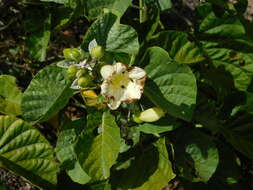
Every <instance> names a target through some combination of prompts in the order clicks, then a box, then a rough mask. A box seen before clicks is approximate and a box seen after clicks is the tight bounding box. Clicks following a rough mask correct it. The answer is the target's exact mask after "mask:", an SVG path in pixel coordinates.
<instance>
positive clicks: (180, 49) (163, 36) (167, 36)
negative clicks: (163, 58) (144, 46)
mask: <svg viewBox="0 0 253 190" xmlns="http://www.w3.org/2000/svg"><path fill="white" fill-rule="evenodd" d="M151 44H153V45H158V46H160V47H162V48H164V49H165V50H167V51H168V53H169V55H170V57H171V58H172V59H174V60H175V61H177V62H178V63H184V64H190V63H197V62H200V61H203V60H204V59H205V57H204V54H203V52H202V50H201V49H200V48H199V47H198V46H197V44H196V43H195V42H194V41H192V40H191V41H190V40H189V36H188V34H187V33H185V32H179V31H172V30H171V31H164V32H161V33H159V34H158V35H157V36H156V37H155V38H153V39H152V40H151Z"/></svg>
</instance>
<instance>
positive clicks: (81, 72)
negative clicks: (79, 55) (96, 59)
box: [76, 69, 88, 78]
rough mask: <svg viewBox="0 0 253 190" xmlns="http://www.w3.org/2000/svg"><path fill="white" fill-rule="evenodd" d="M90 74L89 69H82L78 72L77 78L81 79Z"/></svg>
mask: <svg viewBox="0 0 253 190" xmlns="http://www.w3.org/2000/svg"><path fill="white" fill-rule="evenodd" d="M87 74H88V70H87V69H80V70H79V71H77V72H76V77H77V78H80V77H83V76H85V75H87Z"/></svg>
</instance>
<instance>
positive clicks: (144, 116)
mask: <svg viewBox="0 0 253 190" xmlns="http://www.w3.org/2000/svg"><path fill="white" fill-rule="evenodd" d="M164 115H165V112H164V111H163V110H162V109H161V108H159V107H153V108H149V109H147V110H145V111H143V112H141V113H140V115H139V117H138V119H139V120H141V121H144V122H155V121H158V120H159V119H160V118H161V117H163V116H164Z"/></svg>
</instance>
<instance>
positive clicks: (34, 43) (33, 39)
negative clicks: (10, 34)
mask: <svg viewBox="0 0 253 190" xmlns="http://www.w3.org/2000/svg"><path fill="white" fill-rule="evenodd" d="M26 12H27V14H28V15H27V18H28V19H27V20H26V21H25V23H26V26H25V29H26V31H27V32H30V33H31V34H30V35H29V37H28V38H27V39H26V45H27V48H28V50H29V52H30V54H31V56H32V58H33V59H35V60H37V61H45V60H46V53H47V47H48V43H49V41H50V35H51V31H50V27H51V14H50V13H49V11H48V10H47V9H34V10H31V9H28V10H27V11H26Z"/></svg>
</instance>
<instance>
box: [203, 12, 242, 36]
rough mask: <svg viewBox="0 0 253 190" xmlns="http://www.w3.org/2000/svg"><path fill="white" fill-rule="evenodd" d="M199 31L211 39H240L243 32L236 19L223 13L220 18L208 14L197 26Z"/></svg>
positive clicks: (211, 13) (212, 13)
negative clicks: (211, 37)
mask: <svg viewBox="0 0 253 190" xmlns="http://www.w3.org/2000/svg"><path fill="white" fill-rule="evenodd" d="M199 31H200V32H202V33H204V34H207V35H208V36H213V37H215V36H216V37H217V36H218V37H225V38H240V37H244V35H245V30H244V28H243V26H242V24H241V22H240V20H239V19H238V17H235V16H231V14H228V13H225V14H224V15H223V16H222V17H221V18H220V17H217V16H216V15H215V14H214V12H210V13H209V14H208V15H207V16H206V17H205V18H204V19H203V20H202V22H201V24H200V25H199Z"/></svg>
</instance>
